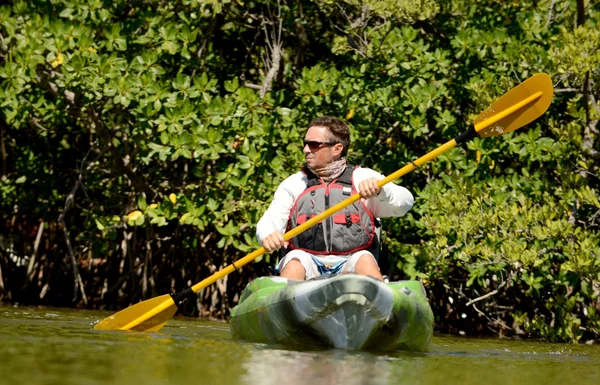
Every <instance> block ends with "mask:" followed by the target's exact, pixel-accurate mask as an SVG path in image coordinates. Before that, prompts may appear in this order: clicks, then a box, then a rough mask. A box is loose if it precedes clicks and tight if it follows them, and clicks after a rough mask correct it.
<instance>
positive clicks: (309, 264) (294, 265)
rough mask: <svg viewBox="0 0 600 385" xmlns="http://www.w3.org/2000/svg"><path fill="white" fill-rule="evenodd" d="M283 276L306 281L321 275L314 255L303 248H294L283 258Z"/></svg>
mask: <svg viewBox="0 0 600 385" xmlns="http://www.w3.org/2000/svg"><path fill="white" fill-rule="evenodd" d="M279 268H280V269H281V274H280V276H281V277H284V278H288V279H295V280H298V281H304V280H305V279H311V278H314V277H316V276H317V275H319V271H318V269H317V265H316V263H315V261H314V260H313V258H312V255H311V254H309V253H307V252H306V251H303V250H292V251H290V252H289V253H287V254H286V256H285V257H284V259H282V260H281V263H280V266H279Z"/></svg>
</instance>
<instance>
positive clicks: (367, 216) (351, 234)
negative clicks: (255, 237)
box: [286, 165, 376, 255]
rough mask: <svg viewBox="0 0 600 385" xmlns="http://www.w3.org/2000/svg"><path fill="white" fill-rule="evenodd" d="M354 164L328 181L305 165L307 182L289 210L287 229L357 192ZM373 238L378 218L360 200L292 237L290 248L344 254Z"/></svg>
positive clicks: (362, 245) (368, 243)
mask: <svg viewBox="0 0 600 385" xmlns="http://www.w3.org/2000/svg"><path fill="white" fill-rule="evenodd" d="M355 168H356V167H355V166H351V165H348V166H346V169H345V170H344V172H343V173H342V175H341V176H340V177H339V178H337V179H334V180H333V181H331V182H330V183H329V184H327V183H325V182H323V180H321V179H320V178H318V177H317V176H316V175H315V174H313V173H312V172H311V171H310V170H309V169H308V168H307V167H304V168H303V169H302V171H303V172H304V173H305V174H306V176H307V179H308V184H307V187H306V190H304V191H303V192H302V194H300V195H299V196H298V199H296V202H294V205H293V206H292V209H291V210H290V216H289V220H288V227H287V230H286V231H289V230H291V229H293V228H295V227H297V226H299V225H301V224H303V223H304V222H306V221H308V220H309V219H311V218H312V217H314V216H317V215H318V214H321V213H322V212H323V211H325V210H327V209H329V208H330V207H333V206H334V205H336V204H338V203H340V202H342V201H343V200H345V199H347V198H348V197H350V196H351V195H354V194H356V193H357V191H356V190H355V189H354V183H353V180H352V173H353V172H354V169H355ZM374 239H375V219H374V218H373V214H371V212H370V211H369V210H368V209H367V207H366V206H365V204H364V202H363V201H362V200H359V201H357V202H355V203H353V204H352V205H350V206H348V207H346V208H344V209H343V210H341V211H339V212H337V213H335V214H333V215H332V216H330V217H328V218H326V219H324V220H323V221H321V222H319V223H317V224H316V225H314V226H313V227H311V228H309V229H308V230H306V231H304V232H302V233H300V234H298V235H297V236H295V237H294V238H292V239H291V240H290V243H289V246H288V248H289V249H290V250H293V249H300V250H305V251H307V252H309V253H311V254H315V255H329V254H332V255H344V254H350V253H353V252H355V251H358V250H364V249H368V248H370V247H371V245H373V242H374ZM375 241H376V240H375Z"/></svg>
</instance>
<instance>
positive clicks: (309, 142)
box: [304, 140, 339, 150]
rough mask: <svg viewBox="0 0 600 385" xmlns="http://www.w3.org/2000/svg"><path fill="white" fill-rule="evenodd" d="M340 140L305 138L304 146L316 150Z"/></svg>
mask: <svg viewBox="0 0 600 385" xmlns="http://www.w3.org/2000/svg"><path fill="white" fill-rule="evenodd" d="M338 143H339V142H317V141H316V140H305V141H304V147H306V146H308V148H310V149H311V150H316V149H319V148H321V147H322V146H333V145H334V144H338Z"/></svg>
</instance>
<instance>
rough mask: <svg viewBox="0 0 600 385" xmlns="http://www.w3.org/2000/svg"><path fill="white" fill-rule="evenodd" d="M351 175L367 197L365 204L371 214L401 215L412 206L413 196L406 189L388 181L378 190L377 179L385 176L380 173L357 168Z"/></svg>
mask: <svg viewBox="0 0 600 385" xmlns="http://www.w3.org/2000/svg"><path fill="white" fill-rule="evenodd" d="M353 176H354V185H355V187H356V189H357V190H358V191H359V192H361V194H362V195H363V196H365V197H366V198H367V200H366V203H365V204H366V205H367V208H368V209H369V211H371V213H372V214H373V216H375V217H378V218H383V217H401V216H403V215H405V214H406V213H407V212H408V210H410V209H411V208H412V206H413V204H414V197H413V195H412V194H411V192H410V191H408V189H406V188H404V187H402V186H398V185H396V184H394V183H388V184H386V185H385V186H383V188H381V191H378V188H377V185H376V183H377V181H379V180H381V179H383V178H385V177H384V176H383V175H382V174H380V173H378V172H376V171H374V170H371V169H369V168H358V169H356V170H355V171H354V174H353ZM361 188H362V189H363V191H361Z"/></svg>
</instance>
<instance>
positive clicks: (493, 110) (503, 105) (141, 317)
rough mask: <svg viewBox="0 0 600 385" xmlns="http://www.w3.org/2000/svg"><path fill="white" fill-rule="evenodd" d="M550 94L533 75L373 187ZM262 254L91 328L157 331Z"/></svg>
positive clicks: (490, 132)
mask: <svg viewBox="0 0 600 385" xmlns="http://www.w3.org/2000/svg"><path fill="white" fill-rule="evenodd" d="M553 92H554V91H553V87H552V81H551V80H550V77H549V76H548V75H546V74H543V73H540V74H536V75H533V76H532V77H530V78H529V79H527V80H526V81H524V82H523V83H521V84H520V85H518V86H516V87H515V88H513V89H512V90H510V91H509V92H507V93H506V94H505V95H503V96H502V97H501V98H500V99H498V100H497V101H496V102H494V103H493V104H492V105H491V106H490V107H488V108H487V109H486V110H485V111H484V112H483V113H482V114H481V115H479V116H478V117H477V119H475V121H474V125H473V126H472V127H470V128H469V129H468V130H467V131H465V132H463V133H462V134H460V135H459V136H457V137H456V138H455V139H452V140H451V141H449V142H447V143H446V144H444V145H442V146H440V147H438V148H437V149H435V150H433V151H431V152H430V153H428V154H426V155H424V156H422V157H421V158H419V159H417V160H415V161H414V162H411V163H410V164H408V165H406V166H404V167H403V168H401V169H399V170H398V171H396V172H394V173H393V174H390V175H388V176H387V177H386V178H384V179H382V180H380V181H379V182H378V183H377V184H378V185H379V187H383V186H384V185H385V184H387V183H389V182H391V181H393V180H396V179H398V178H400V177H401V176H403V175H405V174H407V173H409V172H411V171H412V170H414V169H415V168H417V167H420V166H422V165H423V164H425V163H427V162H429V161H430V160H432V159H434V158H436V157H437V156H439V155H441V154H443V153H444V152H446V151H448V150H449V149H451V148H453V147H455V146H457V145H458V144H462V143H465V142H467V141H469V140H471V139H473V138H475V137H477V136H479V137H482V138H486V137H489V136H496V135H501V134H504V133H507V132H510V131H513V130H516V129H517V128H519V127H522V126H524V125H526V124H528V123H530V122H532V121H533V120H535V119H537V118H538V117H540V116H541V115H542V114H543V113H544V112H545V111H546V110H547V109H548V107H549V106H550V102H551V101H552V94H553ZM360 198H361V197H360V194H354V195H352V196H351V197H349V198H348V199H346V200H344V201H342V202H340V203H338V204H337V205H335V206H333V207H331V208H329V209H327V210H325V211H324V212H322V213H321V214H319V215H317V216H315V217H313V218H311V219H310V220H308V221H306V222H305V223H303V224H302V225H300V226H298V227H296V228H294V229H292V230H290V231H288V232H287V233H285V234H284V235H283V238H284V239H285V240H286V241H287V240H290V239H292V238H294V237H295V236H297V235H298V234H300V233H302V232H303V231H305V230H307V229H309V228H310V227H312V226H314V225H315V224H317V223H318V222H320V221H322V220H323V219H325V218H327V217H329V216H331V215H333V214H335V213H336V212H338V211H340V210H341V209H343V208H345V207H347V206H349V205H351V204H353V203H355V202H356V201H358V200H359V199H360ZM265 252H266V250H265V248H264V247H261V248H260V249H258V250H256V251H254V252H252V253H250V254H248V255H247V256H245V257H244V258H242V259H239V260H237V261H235V262H234V263H232V264H231V265H229V266H227V267H225V268H223V269H222V270H220V271H218V272H216V273H215V274H213V275H211V276H210V277H208V278H206V279H204V280H203V281H201V282H199V283H197V284H195V285H194V286H192V287H190V288H188V289H187V290H185V291H183V292H181V293H178V294H165V295H162V296H159V297H156V298H152V299H149V300H146V301H143V302H140V303H138V304H136V305H133V306H131V307H129V308H127V309H124V310H122V311H120V312H118V313H116V314H114V315H112V316H110V317H108V318H106V319H105V320H103V321H101V322H99V323H98V324H96V325H95V326H94V329H96V330H136V331H157V330H160V328H162V327H163V326H164V324H165V323H166V322H167V321H168V320H169V319H171V317H173V315H175V313H176V312H177V307H178V306H180V305H181V304H182V303H183V302H184V301H185V300H186V299H187V298H188V297H190V296H192V295H194V294H195V293H198V292H199V291H200V290H202V289H204V288H205V287H207V286H209V285H211V284H213V283H214V282H216V281H217V280H219V279H221V278H223V277H225V276H226V275H228V274H229V273H231V272H233V271H234V270H235V269H237V268H240V267H242V266H244V265H245V264H247V263H249V262H250V261H253V260H254V259H255V258H256V257H258V256H259V255H262V254H264V253H265Z"/></svg>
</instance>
